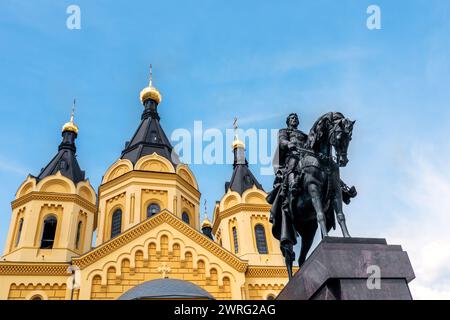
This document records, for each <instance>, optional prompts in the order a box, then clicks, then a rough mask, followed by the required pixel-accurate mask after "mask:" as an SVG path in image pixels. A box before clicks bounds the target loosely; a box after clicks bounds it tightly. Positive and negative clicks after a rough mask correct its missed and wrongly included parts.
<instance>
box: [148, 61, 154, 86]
mask: <svg viewBox="0 0 450 320" xmlns="http://www.w3.org/2000/svg"><path fill="white" fill-rule="evenodd" d="M148 86H149V87H152V86H153V70H152V64H151V63H150V81H149V82H148Z"/></svg>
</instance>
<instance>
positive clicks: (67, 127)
mask: <svg viewBox="0 0 450 320" xmlns="http://www.w3.org/2000/svg"><path fill="white" fill-rule="evenodd" d="M74 112H75V99H73V108H72V113H71V115H70V120H69V122H66V123H65V124H64V125H63V127H62V132H64V131H71V132H75V133H76V134H78V126H77V125H76V124H75V123H74V122H73V116H74Z"/></svg>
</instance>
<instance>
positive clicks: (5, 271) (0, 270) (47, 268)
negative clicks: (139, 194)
mask: <svg viewBox="0 0 450 320" xmlns="http://www.w3.org/2000/svg"><path fill="white" fill-rule="evenodd" d="M68 267H69V264H68V263H66V264H62V263H46V264H43V263H23V262H17V263H16V262H0V275H21V276H24V275H25V276H38V275H42V276H68V275H69V273H68V272H67V268H68Z"/></svg>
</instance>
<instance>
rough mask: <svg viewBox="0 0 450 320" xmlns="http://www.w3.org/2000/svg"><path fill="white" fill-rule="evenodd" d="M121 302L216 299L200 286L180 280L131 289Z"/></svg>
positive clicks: (170, 280)
mask: <svg viewBox="0 0 450 320" xmlns="http://www.w3.org/2000/svg"><path fill="white" fill-rule="evenodd" d="M118 299H119V300H141V299H208V300H213V299H214V297H213V296H212V295H211V294H209V293H208V292H207V291H206V290H204V289H202V288H200V287H199V286H197V285H195V284H193V283H191V282H188V281H184V280H178V279H157V280H151V281H147V282H144V283H142V284H140V285H138V286H136V287H134V288H131V289H130V290H128V291H127V292H125V293H124V294H123V295H121V296H120V297H119V298H118Z"/></svg>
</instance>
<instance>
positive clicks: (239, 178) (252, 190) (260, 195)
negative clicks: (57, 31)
mask: <svg viewBox="0 0 450 320" xmlns="http://www.w3.org/2000/svg"><path fill="white" fill-rule="evenodd" d="M233 126H234V129H235V135H234V140H233V144H232V149H233V154H234V162H233V173H232V176H231V180H230V181H229V182H226V183H225V194H224V195H223V196H222V199H221V200H220V201H217V202H216V205H215V208H214V222H213V226H212V233H213V234H214V238H215V239H216V242H218V243H219V244H220V245H222V246H223V247H224V248H225V249H227V250H229V251H231V252H233V253H234V254H236V255H237V256H239V257H240V258H242V259H245V260H248V261H249V264H252V265H266V266H279V265H283V259H282V254H281V251H280V249H279V243H278V241H277V240H276V239H274V238H273V237H272V236H271V229H272V225H271V223H270V222H269V210H270V208H271V206H270V204H268V203H267V201H266V196H267V194H266V192H265V191H264V189H263V187H262V186H261V184H260V183H259V182H258V180H257V179H256V177H255V176H254V175H253V173H252V172H251V170H250V168H249V166H248V161H247V159H246V157H245V144H244V142H243V141H241V140H240V139H239V137H238V134H237V119H236V118H235V121H234V125H233Z"/></svg>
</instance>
